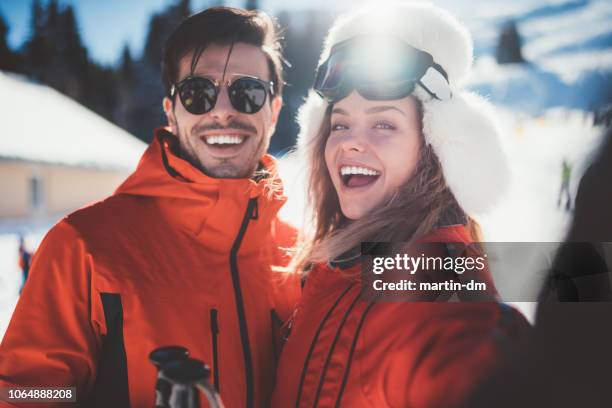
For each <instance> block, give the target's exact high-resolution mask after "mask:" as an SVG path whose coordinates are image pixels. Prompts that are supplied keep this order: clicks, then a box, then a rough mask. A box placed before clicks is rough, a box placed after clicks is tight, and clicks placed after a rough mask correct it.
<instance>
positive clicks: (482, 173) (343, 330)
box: [273, 4, 527, 407]
mask: <svg viewBox="0 0 612 408" xmlns="http://www.w3.org/2000/svg"><path fill="white" fill-rule="evenodd" d="M377 23H378V24H377ZM471 58H472V43H471V40H470V37H469V34H468V32H467V31H466V29H465V28H464V27H463V26H461V25H460V24H459V23H458V22H457V21H456V20H455V19H454V18H452V17H451V16H450V15H448V14H447V13H445V12H444V11H443V10H440V9H438V8H436V7H434V6H431V5H424V4H404V5H401V6H400V5H398V6H394V7H393V8H389V9H386V10H385V11H384V12H382V13H381V12H374V11H372V10H365V11H361V12H357V13H355V14H353V15H350V16H348V17H346V18H342V19H340V20H339V21H338V22H336V24H335V25H334V26H333V27H332V29H331V30H330V33H329V35H328V37H327V41H326V46H325V50H324V52H323V55H322V56H321V64H320V66H319V69H318V72H317V78H316V80H315V91H316V92H317V93H311V95H309V98H308V100H307V102H306V104H305V106H304V107H303V109H302V111H301V113H300V118H299V119H300V125H301V134H300V149H301V150H302V151H303V152H304V154H305V157H306V159H307V161H308V165H309V177H310V180H309V193H310V198H311V202H312V205H313V207H314V208H313V209H314V222H315V226H316V228H315V231H314V234H313V238H312V239H311V241H310V242H308V245H305V247H304V248H303V251H302V253H301V254H300V255H299V257H298V263H299V264H300V266H301V267H302V268H303V269H306V270H307V271H308V272H307V275H306V279H305V286H304V292H303V298H302V301H301V303H300V304H299V306H298V308H297V309H296V311H295V313H294V316H293V318H292V320H291V327H290V334H289V337H288V341H287V342H286V344H285V347H284V349H283V352H282V355H281V360H280V362H279V367H278V371H277V383H276V388H275V392H274V396H273V406H275V407H292V406H300V407H301V406H304V407H313V406H321V407H323V406H324V407H328V406H329V407H331V406H346V407H361V406H375V407H379V406H380V407H382V406H394V407H406V406H410V407H438V406H440V407H452V406H458V405H460V404H461V403H462V402H463V401H464V400H465V398H466V397H467V395H468V394H469V393H470V392H471V390H472V389H473V387H474V386H475V385H476V384H477V383H478V381H479V380H480V379H482V378H483V377H484V376H486V373H487V371H488V369H489V368H491V367H492V366H493V365H494V364H495V363H496V361H497V360H498V359H499V358H500V357H501V356H502V354H501V351H502V347H506V346H508V345H509V344H511V343H512V341H513V337H514V336H515V335H516V334H517V332H518V333H521V332H522V331H523V329H525V327H526V325H527V324H526V322H525V321H524V319H522V318H521V317H520V315H519V314H517V313H516V312H514V311H513V310H512V309H510V308H508V307H503V306H502V305H500V304H498V303H496V302H495V301H494V298H495V290H494V288H493V287H492V282H491V280H490V279H489V278H487V276H486V271H485V281H486V282H488V283H489V291H488V292H486V293H485V296H484V297H485V299H488V300H493V301H491V302H486V303H485V302H479V303H476V302H473V303H467V302H454V303H446V302H394V303H390V302H386V303H384V302H377V301H375V300H376V299H372V298H369V299H368V298H367V296H366V297H362V296H360V292H361V289H362V282H361V279H360V277H359V272H360V266H359V264H358V263H356V262H355V260H357V259H358V255H359V250H360V243H361V242H364V241H370V242H373V241H374V242H380V241H387V242H408V243H419V244H424V243H430V242H441V243H459V244H463V245H464V246H465V245H469V244H470V243H471V242H473V241H474V240H478V237H479V233H478V228H477V224H475V222H474V221H473V220H472V219H471V218H470V217H469V216H468V215H467V214H470V213H473V212H482V211H484V210H487V209H489V208H490V207H491V206H492V204H493V202H494V200H495V199H496V198H497V197H498V196H499V195H500V193H501V191H502V189H503V184H504V182H505V181H506V179H507V177H506V173H505V161H504V157H503V154H502V150H501V148H500V146H499V140H498V135H497V131H496V127H495V125H494V124H493V122H492V121H491V117H490V114H489V109H488V108H487V105H486V104H485V103H484V102H482V101H481V100H479V99H477V98H476V97H475V96H473V95H469V94H467V93H465V92H463V91H461V90H460V88H459V86H458V84H459V83H460V81H461V80H462V78H464V77H465V76H466V75H467V72H468V69H469V66H470V63H471ZM430 248H432V249H430V250H429V252H427V255H440V254H444V253H447V252H448V251H446V249H447V247H445V246H444V245H442V246H435V247H430ZM455 276H456V275H455ZM420 299H421V298H420ZM428 299H430V298H428ZM421 300H422V299H421Z"/></svg>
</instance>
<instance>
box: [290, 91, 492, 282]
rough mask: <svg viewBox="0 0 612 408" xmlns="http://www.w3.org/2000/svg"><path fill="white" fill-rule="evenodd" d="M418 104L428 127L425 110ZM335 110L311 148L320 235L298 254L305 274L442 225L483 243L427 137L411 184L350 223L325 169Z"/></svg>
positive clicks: (314, 206) (315, 213)
mask: <svg viewBox="0 0 612 408" xmlns="http://www.w3.org/2000/svg"><path fill="white" fill-rule="evenodd" d="M416 102H417V108H418V113H419V115H418V117H419V119H420V122H421V123H422V116H423V114H422V105H421V103H420V102H419V101H418V100H416ZM332 106H333V105H330V106H329V107H328V108H327V110H326V112H325V116H324V118H323V122H322V125H321V127H320V129H319V131H318V133H317V136H316V137H315V138H314V139H313V140H312V141H310V144H309V145H307V146H306V159H307V162H308V163H307V167H308V169H307V171H308V186H307V188H308V198H309V201H310V203H311V204H312V218H313V220H312V221H313V224H314V231H313V235H312V237H309V239H307V240H305V241H304V243H303V244H302V245H301V247H300V248H299V249H298V253H297V255H296V258H295V259H294V266H295V267H297V268H299V269H300V270H305V269H308V266H309V265H312V264H314V263H318V262H328V261H330V260H342V259H343V258H346V256H347V254H348V253H353V252H352V251H354V250H357V251H358V249H359V246H360V243H361V242H366V241H369V242H409V241H411V240H413V239H414V238H417V237H419V236H423V235H425V234H426V233H428V232H430V231H432V230H433V229H435V228H436V227H437V226H442V225H451V224H459V223H460V224H466V225H467V227H468V229H469V231H470V233H471V235H472V239H473V240H474V241H481V233H480V227H479V226H478V224H477V223H476V221H475V220H473V219H472V218H471V217H468V216H467V215H466V214H465V212H464V211H463V210H462V209H461V208H460V206H459V205H458V204H457V200H456V199H455V197H454V196H453V194H452V192H451V191H450V189H449V188H448V186H447V185H446V181H445V179H444V175H443V173H442V166H441V164H440V161H439V160H438V157H437V156H436V154H435V153H434V151H433V149H432V147H431V145H429V144H426V143H424V140H423V135H422V132H420V137H421V141H422V143H421V148H420V152H419V156H418V163H417V166H416V169H415V171H414V173H413V175H412V176H411V177H410V179H409V180H408V181H407V182H406V183H405V184H404V185H403V186H401V187H400V188H399V189H398V190H397V191H396V192H395V194H394V195H393V196H392V197H390V199H388V200H387V201H386V202H385V203H383V204H381V205H380V206H379V207H378V208H375V209H374V210H373V211H372V212H370V213H369V214H367V215H366V216H364V217H362V218H360V219H358V220H349V219H347V218H346V217H345V216H344V215H343V214H342V210H341V208H340V203H339V201H338V195H337V193H336V190H335V188H334V185H333V184H332V181H331V178H330V175H329V172H328V169H327V165H326V163H325V145H326V144H327V139H328V137H329V134H330V131H331V127H330V121H331V109H332ZM357 254H358V253H357Z"/></svg>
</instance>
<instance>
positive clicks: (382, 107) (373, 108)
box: [365, 105, 406, 116]
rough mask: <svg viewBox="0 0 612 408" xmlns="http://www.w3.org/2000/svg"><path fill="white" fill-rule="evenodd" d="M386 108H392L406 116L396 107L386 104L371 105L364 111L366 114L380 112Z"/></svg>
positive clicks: (386, 109)
mask: <svg viewBox="0 0 612 408" xmlns="http://www.w3.org/2000/svg"><path fill="white" fill-rule="evenodd" d="M388 110H394V111H397V112H399V113H401V114H402V115H404V116H406V113H405V112H404V111H402V110H401V109H399V108H396V107H395V106H386V105H385V106H373V107H371V108H368V109H366V111H365V113H367V114H372V113H380V112H385V111H388Z"/></svg>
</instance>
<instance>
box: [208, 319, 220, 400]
mask: <svg viewBox="0 0 612 408" xmlns="http://www.w3.org/2000/svg"><path fill="white" fill-rule="evenodd" d="M217 314H218V312H217V309H211V310H210V332H211V333H212V354H213V379H214V386H215V389H216V390H217V392H219V349H218V347H219V346H218V345H219V343H218V338H217V337H218V335H219V323H218V321H217Z"/></svg>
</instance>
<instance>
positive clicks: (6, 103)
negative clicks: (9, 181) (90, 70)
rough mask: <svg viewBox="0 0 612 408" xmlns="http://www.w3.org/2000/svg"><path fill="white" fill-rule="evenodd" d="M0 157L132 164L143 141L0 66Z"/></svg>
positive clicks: (130, 166) (111, 165) (94, 165)
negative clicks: (5, 70) (4, 70)
mask: <svg viewBox="0 0 612 408" xmlns="http://www.w3.org/2000/svg"><path fill="white" fill-rule="evenodd" d="M0 95H1V97H0V159H14V160H25V161H33V162H43V163H53V164H61V165H68V166H78V167H88V168H100V169H117V170H132V169H134V168H135V167H136V165H137V164H138V160H139V159H140V156H141V155H142V153H143V152H144V150H145V148H146V144H145V143H144V142H142V141H140V140H139V139H137V138H136V137H134V136H132V135H131V134H129V133H127V132H126V131H124V130H123V129H121V128H120V127H118V126H116V125H114V124H113V123H111V122H109V121H108V120H106V119H104V118H103V117H101V116H99V115H98V114H96V113H94V112H92V111H91V110H89V109H87V108H86V107H84V106H82V105H80V104H79V103H77V102H76V101H74V100H72V99H70V98H69V97H67V96H65V95H63V94H61V93H59V92H58V91H56V90H54V89H52V88H50V87H48V86H46V85H41V84H37V83H34V82H32V81H29V80H27V79H26V78H25V77H22V76H19V75H14V74H10V73H7V72H2V71H0Z"/></svg>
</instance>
